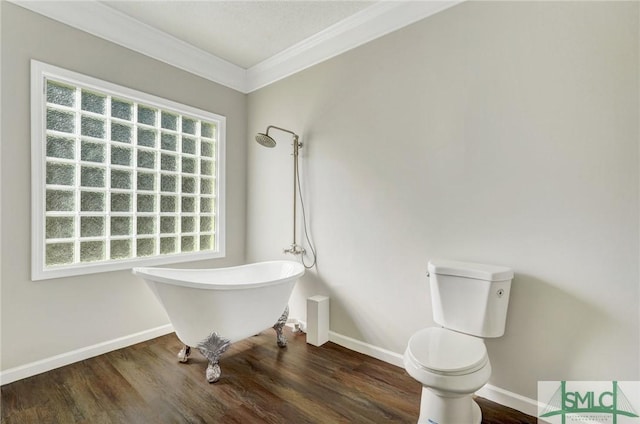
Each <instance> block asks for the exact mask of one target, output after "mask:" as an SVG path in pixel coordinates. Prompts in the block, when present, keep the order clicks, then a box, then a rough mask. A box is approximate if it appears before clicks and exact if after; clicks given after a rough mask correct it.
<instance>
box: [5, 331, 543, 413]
mask: <svg viewBox="0 0 640 424" xmlns="http://www.w3.org/2000/svg"><path fill="white" fill-rule="evenodd" d="M286 331H287V336H288V338H289V346H288V347H287V348H284V349H280V348H278V347H277V346H276V343H275V332H274V331H272V330H266V331H264V332H262V333H261V334H260V335H258V336H255V337H251V338H249V339H246V340H243V341H241V342H238V343H235V344H233V345H232V346H231V348H230V349H229V350H228V351H227V352H226V353H225V354H224V355H223V356H222V359H221V361H220V365H221V367H222V377H221V379H220V381H219V382H217V383H214V384H209V383H207V382H206V380H205V377H204V372H205V368H206V364H207V363H206V360H205V359H204V358H203V357H202V356H201V355H200V353H199V352H197V351H194V352H193V353H192V356H191V358H190V359H189V362H188V363H186V364H181V363H178V361H177V359H176V354H177V352H178V351H179V350H180V348H181V344H180V342H179V340H178V339H177V338H176V336H175V335H174V334H170V335H167V336H163V337H159V338H157V339H154V340H150V341H148V342H144V343H140V344H137V345H135V346H131V347H128V348H125V349H120V350H118V351H115V352H111V353H108V354H105V355H101V356H98V357H96V358H92V359H88V360H86V361H82V362H79V363H76V364H72V365H69V366H66V367H63V368H59V369H56V370H53V371H50V372H47V373H45V374H40V375H37V376H34V377H30V378H27V379H24V380H20V381H16V382H14V383H11V384H7V385H5V386H3V387H2V389H1V390H2V424H5V423H6V424H17V423H19V424H30V423H34V424H35V423H37V424H46V423H55V424H67V423H87V424H89V423H90V424H100V423H127V424H129V423H134V424H137V423H154V424H156V423H163V424H164V423H238V424H248V423H287V424H301V423H392V422H393V423H415V422H416V421H417V419H418V411H419V405H420V385H419V383H417V382H416V381H414V380H413V379H412V378H411V377H409V376H408V375H407V374H406V372H405V371H404V370H403V369H402V368H398V367H395V366H393V365H389V364H386V363H384V362H381V361H378V360H376V359H372V358H370V357H367V356H365V355H361V354H358V353H355V352H352V351H350V350H348V349H345V348H342V347H340V346H338V345H335V344H333V343H327V344H325V345H324V346H322V347H314V346H311V345H308V344H306V343H305V338H304V335H296V334H292V333H291V332H289V331H288V329H287V330H286ZM477 401H478V403H479V404H480V407H481V409H482V411H483V421H482V422H483V423H484V424H516V423H517V424H525V423H526V424H534V423H535V422H536V419H535V418H534V417H530V416H527V415H524V414H522V413H520V412H518V411H515V410H512V409H509V408H505V407H503V406H500V405H498V404H495V403H493V402H490V401H488V400H486V399H482V398H478V399H477ZM460 424H466V423H460Z"/></svg>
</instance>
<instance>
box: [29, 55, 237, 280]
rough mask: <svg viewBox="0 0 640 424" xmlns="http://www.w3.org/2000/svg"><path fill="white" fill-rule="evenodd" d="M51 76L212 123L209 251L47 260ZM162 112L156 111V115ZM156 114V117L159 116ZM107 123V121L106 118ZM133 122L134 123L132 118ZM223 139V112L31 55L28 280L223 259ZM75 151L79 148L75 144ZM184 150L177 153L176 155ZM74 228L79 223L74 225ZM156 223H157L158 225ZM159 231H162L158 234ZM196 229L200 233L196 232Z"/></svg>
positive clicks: (77, 215) (158, 190)
mask: <svg viewBox="0 0 640 424" xmlns="http://www.w3.org/2000/svg"><path fill="white" fill-rule="evenodd" d="M48 78H50V79H52V80H55V81H56V82H61V83H66V84H69V85H71V86H74V87H80V88H83V89H87V90H95V91H97V92H99V93H102V94H107V95H109V96H113V97H117V98H120V99H125V100H128V101H131V102H132V103H136V104H137V103H140V104H143V105H145V106H152V107H154V108H157V109H158V110H159V111H166V112H173V113H177V114H179V115H183V116H185V115H186V116H188V117H190V118H196V119H198V120H202V121H207V122H213V123H215V125H216V135H215V151H214V156H213V161H214V162H213V164H214V167H215V172H214V177H215V183H214V184H213V187H214V193H213V196H212V198H213V199H214V203H215V205H214V207H213V210H212V212H211V213H210V216H213V217H214V220H213V221H214V228H213V235H214V248H213V250H206V251H194V252H179V253H173V254H161V253H160V252H159V251H156V252H155V254H154V255H153V256H147V257H131V258H127V259H108V258H107V259H104V260H100V261H96V262H86V263H82V262H80V263H74V264H71V265H60V266H50V267H47V265H46V245H47V238H46V236H47V235H46V216H47V211H46V191H47V181H46V163H47V129H46V126H47V92H46V90H47V79H48ZM106 114H107V119H108V120H111V115H110V113H109V112H106ZM159 114H160V113H158V115H159ZM158 119H159V118H158ZM105 122H106V121H105ZM134 125H137V123H134ZM73 137H74V138H76V143H79V142H80V136H78V135H73ZM110 140H111V137H110V135H108V134H107V135H105V138H104V141H105V143H110V142H111V141H110ZM225 144H226V117H224V116H221V115H218V114H214V113H211V112H207V111H205V110H202V109H198V108H195V107H192V106H188V105H184V104H181V103H178V102H174V101H171V100H168V99H164V98H161V97H158V96H155V95H152V94H148V93H144V92H141V91H138V90H134V89H131V88H127V87H123V86H121V85H117V84H114V83H110V82H107V81H103V80H100V79H98V78H94V77H90V76H87V75H84V74H80V73H77V72H74V71H70V70H67V69H63V68H59V67H57V66H53V65H49V64H47V63H43V62H40V61H37V60H31V202H32V203H31V204H32V206H31V279H32V280H33V281H37V280H46V279H52V278H60V277H68V276H75V275H85V274H93V273H99V272H108V271H117V270H124V269H130V268H132V267H134V266H154V265H167V264H171V263H179V262H189V261H197V260H205V259H214V258H224V257H225V245H226V240H225V239H226V234H225V227H226V225H225V209H226V204H225V179H226V178H225V156H226V155H225ZM76 150H77V148H76ZM131 151H132V152H134V153H135V152H138V151H139V150H138V146H137V145H133V146H132V149H131ZM180 154H183V153H181V152H177V153H176V156H179V155H180ZM197 159H198V160H202V156H201V153H200V154H198V155H197ZM73 160H74V162H75V165H76V166H81V163H82V159H81V158H80V157H77V156H76V157H75V158H74V159H73ZM132 160H133V163H134V165H132V166H131V168H132V170H133V171H135V170H136V169H137V165H135V159H132ZM112 166H113V165H112V164H111V163H110V160H109V158H105V169H112ZM160 169H161V168H160V164H159V163H158V164H156V165H155V167H154V171H153V172H154V173H155V174H156V175H157V174H158V173H159V172H160ZM178 174H179V175H181V176H182V175H186V174H185V173H184V172H182V171H179V172H178ZM105 184H106V185H105V187H104V191H105V193H112V190H113V188H111V187H110V184H109V183H108V182H106V183H105ZM74 186H75V188H74V193H76V194H75V196H76V198H77V197H78V192H79V191H80V190H81V187H82V186H80V183H79V182H76V183H75V185H74ZM137 190H138V189H136V188H135V187H132V196H135V195H136V193H137ZM154 192H155V195H156V196H160V195H161V187H159V186H157V187H156V189H155V190H154ZM182 194H184V193H181V191H179V190H178V191H177V192H176V194H175V196H177V197H181V196H182ZM201 196H202V195H201V194H200V193H199V192H196V193H194V197H201ZM156 212H157V215H156V216H157V217H158V219H159V217H160V211H156ZM111 213H112V211H111V208H110V207H109V205H107V204H105V211H104V217H105V220H109V219H110V217H111ZM181 213H182V212H181V211H180V210H177V211H176V213H175V216H176V217H178V219H179V217H180V216H182V215H181ZM131 214H132V215H135V216H136V217H137V216H140V212H139V211H136V210H132V211H131ZM80 216H81V213H80V212H79V205H76V206H75V209H74V217H75V219H76V220H77V221H79V220H80ZM200 216H201V212H198V213H197V215H195V217H196V218H197V217H200ZM76 228H78V225H76ZM157 228H158V226H157V225H156V229H157ZM154 234H155V235H154V237H159V233H157V232H156V233H154ZM160 234H161V233H160ZM181 234H182V231H181V230H180V231H177V232H176V234H175V238H176V240H177V241H178V242H179V241H180V237H181ZM197 234H199V232H197ZM137 236H138V234H137V230H136V229H135V228H134V229H132V235H131V240H132V243H135V240H137V238H136V237H137ZM111 237H112V236H111V235H110V234H107V233H106V229H105V236H104V240H105V241H104V242H105V243H109V242H110V240H111ZM196 237H197V235H196ZM81 239H82V238H81V235H80V234H77V233H76V234H74V237H73V238H70V239H69V240H73V242H74V244H75V243H78V242H79V241H80V240H81Z"/></svg>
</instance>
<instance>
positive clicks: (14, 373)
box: [0, 324, 173, 385]
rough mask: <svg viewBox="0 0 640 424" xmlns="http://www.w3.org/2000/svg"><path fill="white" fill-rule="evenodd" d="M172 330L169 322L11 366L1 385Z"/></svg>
mask: <svg viewBox="0 0 640 424" xmlns="http://www.w3.org/2000/svg"><path fill="white" fill-rule="evenodd" d="M172 332H173V326H172V325H171V324H167V325H163V326H160V327H156V328H151V329H149V330H145V331H141V332H139V333H135V334H130V335H128V336H124V337H120V338H117V339H114V340H108V341H106V342H102V343H98V344H95V345H93V346H87V347H83V348H81V349H76V350H72V351H70V352H66V353H62V354H60V355H56V356H52V357H50V358H45V359H41V360H39V361H36V362H31V363H29V364H25V365H20V366H18V367H15V368H9V369H7V370H5V371H2V372H0V385H5V384H9V383H12V382H14V381H17V380H22V379H23V378H27V377H31V376H34V375H37V374H41V373H43V372H47V371H51V370H53V369H56V368H60V367H64V366H65V365H69V364H73V363H74V362H79V361H83V360H85V359H89V358H93V357H94V356H98V355H102V354H104V353H107V352H112V351H114V350H118V349H122V348H123V347H127V346H131V345H134V344H136V343H140V342H144V341H147V340H151V339H154V338H156V337H160V336H164V335H165V334H169V333H172Z"/></svg>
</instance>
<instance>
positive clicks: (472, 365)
mask: <svg viewBox="0 0 640 424" xmlns="http://www.w3.org/2000/svg"><path fill="white" fill-rule="evenodd" d="M428 270H429V282H430V285H431V303H432V306H433V319H434V321H435V322H436V323H437V324H440V325H441V326H442V327H441V328H440V327H431V328H425V329H422V330H420V331H418V332H417V333H415V334H414V335H413V336H411V338H410V339H409V343H408V345H407V350H406V352H405V354H404V367H405V369H406V370H407V372H408V373H409V375H410V376H411V377H413V378H415V379H416V380H418V381H419V382H420V383H421V384H422V398H421V401H420V417H419V418H418V423H419V424H421V423H425V424H480V422H481V421H482V414H481V412H480V407H479V406H478V404H477V403H476V402H475V401H474V400H473V398H472V397H471V396H472V394H473V393H474V392H475V391H477V390H478V389H480V388H481V387H482V386H484V385H485V384H486V383H487V381H489V376H490V375H491V363H490V362H489V357H488V356H487V349H486V347H485V345H484V341H483V340H482V338H484V337H500V336H502V335H503V334H504V327H505V321H506V317H507V306H508V304H509V291H510V288H511V280H512V279H513V271H512V270H511V269H510V268H506V267H502V266H493V265H482V264H475V263H467V262H455V261H448V260H439V259H434V260H431V261H430V262H429V266H428Z"/></svg>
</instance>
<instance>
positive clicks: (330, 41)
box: [246, 0, 464, 92]
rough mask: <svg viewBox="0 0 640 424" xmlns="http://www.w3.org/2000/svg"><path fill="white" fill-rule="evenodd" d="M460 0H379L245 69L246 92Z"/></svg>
mask: <svg viewBox="0 0 640 424" xmlns="http://www.w3.org/2000/svg"><path fill="white" fill-rule="evenodd" d="M462 1H464V0H454V1H431V0H429V1H380V2H378V3H376V4H374V5H373V6H370V7H368V8H366V9H364V10H362V11H360V12H358V13H356V14H354V15H352V16H350V17H348V18H346V19H344V20H342V21H340V22H338V23H336V24H334V25H332V26H330V27H328V28H327V29H325V30H324V31H321V32H319V33H317V34H315V35H313V36H311V37H309V38H307V39H305V40H303V41H301V42H300V43H298V44H295V45H293V46H291V47H290V48H288V49H286V50H284V51H282V52H280V53H278V54H276V55H274V56H272V57H270V58H268V59H266V60H264V61H262V62H260V63H258V64H257V65H254V66H252V67H251V68H249V69H247V83H246V87H247V92H252V91H255V90H258V89H260V88H262V87H265V86H267V85H269V84H272V83H274V82H276V81H278V80H281V79H283V78H286V77H288V76H290V75H293V74H295V73H297V72H300V71H302V70H304V69H306V68H309V67H311V66H313V65H317V64H318V63H320V62H323V61H325V60H328V59H331V58H332V57H335V56H338V55H340V54H342V53H344V52H346V51H348V50H351V49H353V48H356V47H358V46H361V45H362V44H365V43H368V42H369V41H372V40H375V39H376V38H379V37H382V36H383V35H386V34H389V33H391V32H393V31H396V30H398V29H400V28H403V27H405V26H407V25H410V24H412V23H414V22H417V21H419V20H422V19H424V18H426V17H428V16H431V15H434V14H436V13H438V12H441V11H443V10H445V9H448V8H450V7H452V6H455V5H456V4H459V3H462Z"/></svg>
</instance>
